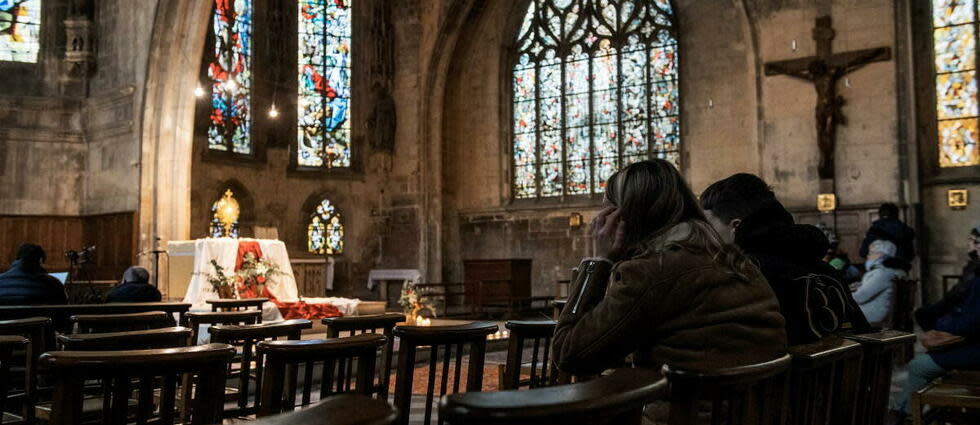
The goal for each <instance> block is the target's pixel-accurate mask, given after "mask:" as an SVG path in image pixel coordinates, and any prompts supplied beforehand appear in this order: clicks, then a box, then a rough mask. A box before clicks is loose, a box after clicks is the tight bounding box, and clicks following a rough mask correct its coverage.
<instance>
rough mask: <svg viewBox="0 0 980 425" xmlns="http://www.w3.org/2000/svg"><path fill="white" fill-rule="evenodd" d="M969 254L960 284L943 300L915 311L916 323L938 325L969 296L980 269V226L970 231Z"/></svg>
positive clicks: (944, 296)
mask: <svg viewBox="0 0 980 425" xmlns="http://www.w3.org/2000/svg"><path fill="white" fill-rule="evenodd" d="M969 244H970V245H969V249H970V250H969V252H967V257H968V260H967V263H966V265H965V266H963V271H962V274H961V276H960V282H959V283H957V284H956V285H954V286H953V287H952V288H950V289H949V292H946V293H945V294H944V295H943V298H942V299H941V300H939V302H936V303H934V304H931V305H927V306H923V307H920V308H919V309H918V310H916V311H915V321H916V322H917V323H919V324H920V325H922V324H923V323H925V324H932V323H936V321H938V320H939V318H940V317H942V316H945V315H947V314H950V313H952V312H953V311H954V310H955V309H956V308H957V307H959V306H960V305H962V304H963V303H964V302H965V301H966V298H967V295H968V294H969V291H970V287H971V286H972V285H973V284H974V282H976V281H977V277H980V276H978V275H977V272H978V269H980V259H978V257H980V255H978V254H980V225H978V226H977V227H974V228H973V229H970V237H969Z"/></svg>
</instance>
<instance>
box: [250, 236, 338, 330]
mask: <svg viewBox="0 0 980 425" xmlns="http://www.w3.org/2000/svg"><path fill="white" fill-rule="evenodd" d="M249 252H251V253H252V254H254V255H255V259H257V260H258V259H261V258H262V248H261V247H260V246H259V243H258V242H255V241H240V242H238V258H237V259H236V260H235V271H236V272H237V271H239V270H241V269H242V263H243V262H244V260H245V254H246V253H249ZM239 283H240V285H239V287H238V295H239V296H240V297H242V298H258V297H259V296H260V295H259V294H258V293H257V292H256V287H255V286H254V285H245V284H244V282H239ZM261 297H265V298H268V299H269V301H272V302H273V303H274V304H275V305H276V307H278V308H279V313H280V314H282V317H283V318H284V319H286V320H289V319H324V318H327V317H339V316H343V315H344V314H343V313H341V312H340V309H338V308H337V307H336V306H334V305H333V304H329V303H323V304H307V303H306V302H305V301H303V300H299V301H296V302H291V303H287V302H281V301H279V300H277V299H276V297H275V296H273V295H272V293H270V292H269V288H268V287H267V286H263V287H262V295H261Z"/></svg>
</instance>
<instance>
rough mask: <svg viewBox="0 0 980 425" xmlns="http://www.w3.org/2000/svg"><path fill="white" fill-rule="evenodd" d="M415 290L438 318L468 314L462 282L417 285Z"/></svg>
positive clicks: (464, 287)
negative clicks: (432, 306)
mask: <svg viewBox="0 0 980 425" xmlns="http://www.w3.org/2000/svg"><path fill="white" fill-rule="evenodd" d="M415 289H416V290H417V291H418V292H419V295H420V296H422V297H423V298H425V300H426V301H428V302H430V303H432V304H433V305H434V308H435V309H436V313H437V314H438V315H439V317H453V316H463V315H467V314H468V313H469V309H468V308H467V304H466V284H465V283H463V282H442V283H418V284H416V285H415Z"/></svg>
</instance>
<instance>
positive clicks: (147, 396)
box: [40, 344, 235, 425]
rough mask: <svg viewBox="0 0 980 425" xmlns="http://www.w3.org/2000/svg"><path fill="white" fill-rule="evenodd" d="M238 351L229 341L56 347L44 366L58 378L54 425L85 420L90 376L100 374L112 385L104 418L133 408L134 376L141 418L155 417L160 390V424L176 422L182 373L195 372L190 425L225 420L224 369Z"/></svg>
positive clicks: (122, 420)
mask: <svg viewBox="0 0 980 425" xmlns="http://www.w3.org/2000/svg"><path fill="white" fill-rule="evenodd" d="M234 355H235V350H234V348H232V347H231V346H230V345H228V344H208V345H199V346H194V347H181V348H170V349H165V350H124V351H54V352H48V353H44V354H43V355H42V356H41V361H40V365H41V370H42V371H44V372H45V373H47V374H49V375H50V376H51V379H52V381H53V382H54V386H55V388H54V398H53V402H52V406H51V419H50V422H51V424H52V425H69V424H80V423H81V422H82V400H83V396H84V392H83V389H84V386H85V380H86V379H89V380H91V379H101V380H102V382H103V383H104V384H105V385H107V386H108V387H109V391H107V392H105V393H104V394H106V396H107V400H104V401H103V403H102V406H103V407H102V418H103V420H102V423H104V424H107V425H123V424H126V423H127V416H128V415H129V413H130V409H129V407H130V405H129V400H131V399H132V393H133V388H132V384H133V382H134V380H137V379H138V386H137V388H136V390H137V392H138V395H137V397H136V400H138V402H137V407H136V421H137V423H139V424H145V423H147V421H148V420H149V419H151V418H152V416H153V412H154V407H155V405H156V404H157V403H156V402H155V398H156V396H157V390H159V407H160V410H159V411H160V414H159V423H161V424H164V425H170V424H173V423H174V418H175V414H176V404H175V400H176V394H177V384H178V382H179V381H180V380H179V379H178V377H179V376H180V375H181V374H190V375H193V376H195V377H196V379H191V380H188V381H189V382H192V384H190V385H195V388H194V391H193V394H194V396H193V398H192V399H190V400H184V403H183V404H184V406H189V408H190V412H191V414H190V416H191V419H190V423H191V424H201V425H204V424H214V423H220V421H221V409H222V405H223V403H224V380H225V370H226V368H227V365H228V362H229V361H230V360H231V358H232V356H234Z"/></svg>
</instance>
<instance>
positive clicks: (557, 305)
mask: <svg viewBox="0 0 980 425" xmlns="http://www.w3.org/2000/svg"><path fill="white" fill-rule="evenodd" d="M565 304H568V299H567V298H566V299H563V300H554V301H552V302H551V308H552V309H553V312H552V314H553V315H554V318H555V320H558V317H560V316H561V311H562V310H564V309H565Z"/></svg>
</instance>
